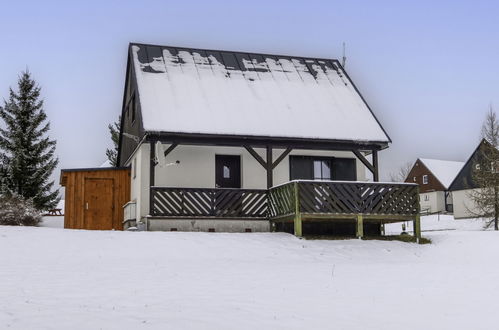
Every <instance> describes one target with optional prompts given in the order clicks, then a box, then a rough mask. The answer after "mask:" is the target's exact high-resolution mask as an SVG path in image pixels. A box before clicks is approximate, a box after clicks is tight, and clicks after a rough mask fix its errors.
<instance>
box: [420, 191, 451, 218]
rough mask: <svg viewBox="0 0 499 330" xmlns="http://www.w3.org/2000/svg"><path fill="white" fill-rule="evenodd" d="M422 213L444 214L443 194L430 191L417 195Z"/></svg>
mask: <svg viewBox="0 0 499 330" xmlns="http://www.w3.org/2000/svg"><path fill="white" fill-rule="evenodd" d="M419 200H420V204H421V211H422V212H429V213H437V212H445V192H443V191H432V192H426V193H421V194H419Z"/></svg>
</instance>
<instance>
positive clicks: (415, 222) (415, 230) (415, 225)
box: [412, 214, 421, 244]
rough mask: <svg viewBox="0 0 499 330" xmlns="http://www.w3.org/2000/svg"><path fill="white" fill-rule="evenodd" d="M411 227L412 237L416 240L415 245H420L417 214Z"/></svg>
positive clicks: (419, 226) (419, 227) (419, 223)
mask: <svg viewBox="0 0 499 330" xmlns="http://www.w3.org/2000/svg"><path fill="white" fill-rule="evenodd" d="M412 227H413V229H414V237H415V238H416V243H418V244H419V243H420V241H421V216H420V215H419V214H418V215H416V217H415V218H414V221H413V224H412Z"/></svg>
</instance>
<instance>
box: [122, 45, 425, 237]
mask: <svg viewBox="0 0 499 330" xmlns="http://www.w3.org/2000/svg"><path fill="white" fill-rule="evenodd" d="M121 118H122V122H121V133H120V145H119V153H118V162H119V165H120V166H125V167H127V166H130V167H131V169H132V170H131V197H130V203H128V204H127V206H126V210H125V214H126V216H125V217H126V219H125V228H127V227H130V226H135V225H137V226H138V227H140V228H144V229H146V230H179V231H181V230H183V231H193V230H202V231H269V230H273V229H276V228H277V229H282V230H289V223H288V222H289V221H291V225H294V227H295V233H298V234H301V230H302V228H301V227H302V225H301V220H302V219H303V220H304V224H303V226H304V230H307V229H306V227H307V226H308V224H307V223H308V222H307V221H305V220H306V219H308V220H310V222H312V220H311V219H312V218H313V217H312V216H313V215H315V218H314V219H316V218H318V214H321V215H322V216H323V218H325V217H324V215H329V216H331V215H336V216H335V217H336V218H340V219H343V221H339V222H338V224H337V225H336V229H337V228H339V227H341V226H342V224H340V222H341V223H344V221H347V222H348V221H349V224H348V226H350V227H349V228H354V231H356V232H357V234H359V233H360V234H362V233H363V231H364V230H365V231H367V232H369V231H372V232H379V230H380V224H381V223H384V222H390V221H400V220H407V219H408V218H410V219H415V215H416V213H417V198H416V197H415V196H414V192H415V191H416V185H413V184H398V185H397V184H381V183H372V181H374V182H375V181H378V152H379V151H380V150H383V149H385V148H387V147H388V144H389V143H390V142H391V141H390V138H389V137H388V135H387V134H386V132H385V131H384V129H383V127H382V126H381V124H380V123H379V121H378V120H377V119H376V117H375V115H374V113H373V112H372V111H371V109H370V108H369V106H368V105H367V103H366V101H365V100H364V98H363V97H362V95H361V94H360V92H359V90H358V89H357V88H356V86H355V85H354V84H353V82H352V80H351V79H350V77H349V76H348V74H347V73H346V72H345V70H344V68H342V66H341V64H340V63H339V62H338V61H337V60H335V59H321V58H306V57H299V56H282V55H270V54H256V53H247V52H229V51H219V50H205V49H187V48H179V47H170V46H156V45H144V44H131V45H130V47H129V54H128V64H127V75H126V82H125V92H124V99H123V110H122V117H121ZM366 169H367V170H368V171H369V172H370V175H368V176H366ZM296 180H302V181H300V186H298V183H297V182H298V181H296ZM303 180H305V181H303ZM314 180H315V181H314ZM368 180H370V181H371V183H370V184H368V183H366V181H368ZM318 185H320V187H319V186H318ZM307 189H308V190H307ZM305 195H306V196H307V197H305ZM293 196H294V197H293ZM391 199H392V200H391ZM390 200H391V201H392V202H393V203H392V204H390V205H392V206H391V208H388V206H387V204H386V201H390ZM295 202H297V203H295ZM395 204H396V205H397V207H398V208H395V207H394V206H393V205H395ZM290 215H291V218H289V216H290ZM307 217H308V218H307ZM371 218H372V219H371ZM276 219H280V220H276ZM290 219H291V220H290ZM297 219H298V220H297ZM352 219H354V220H357V222H355V221H353V222H352V221H351V220H352ZM365 219H371V220H372V221H371V220H369V221H367V220H366V221H365V222H364V220H365ZM281 220H282V221H281ZM288 220H289V221H288ZM297 221H299V222H297ZM355 223H357V225H355ZM359 223H360V227H359ZM332 226H333V227H334V226H335V225H334V224H332ZM351 226H353V227H351ZM355 226H357V227H355ZM336 229H333V231H334V230H336ZM311 230H312V229H311Z"/></svg>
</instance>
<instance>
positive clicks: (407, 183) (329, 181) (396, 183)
mask: <svg viewBox="0 0 499 330" xmlns="http://www.w3.org/2000/svg"><path fill="white" fill-rule="evenodd" d="M294 182H298V183H300V182H309V183H347V184H348V183H352V184H371V185H376V184H392V185H401V186H417V185H418V184H417V183H411V182H374V181H346V180H302V179H299V180H291V181H288V182H284V183H281V184H278V185H275V186H272V187H271V188H270V189H273V188H279V187H282V186H285V185H288V184H290V183H294Z"/></svg>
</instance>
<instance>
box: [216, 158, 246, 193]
mask: <svg viewBox="0 0 499 330" xmlns="http://www.w3.org/2000/svg"><path fill="white" fill-rule="evenodd" d="M215 184H216V187H217V188H241V157H240V156H233V155H216V156H215Z"/></svg>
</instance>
